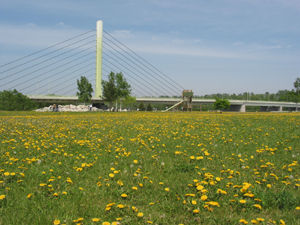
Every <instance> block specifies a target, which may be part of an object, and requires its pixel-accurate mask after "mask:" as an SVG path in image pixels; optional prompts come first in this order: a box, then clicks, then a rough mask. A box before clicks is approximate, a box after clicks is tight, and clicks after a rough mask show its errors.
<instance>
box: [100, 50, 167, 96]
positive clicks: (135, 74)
mask: <svg viewBox="0 0 300 225" xmlns="http://www.w3.org/2000/svg"><path fill="white" fill-rule="evenodd" d="M103 48H105V47H104V46H103ZM105 49H106V50H107V51H109V52H110V53H111V54H113V55H114V56H116V57H117V58H118V59H120V60H122V61H123V62H124V63H126V64H127V65H129V66H130V67H132V68H133V66H131V65H130V64H128V63H127V62H125V61H124V60H123V59H121V58H120V57H118V56H117V55H116V54H114V53H112V52H111V51H110V50H108V49H107V48H105ZM119 64H121V63H119ZM125 68H126V67H125ZM134 69H135V68H134ZM135 70H137V69H135ZM137 71H138V70H137ZM131 72H132V71H131ZM138 72H140V71H138ZM140 73H141V72H140ZM134 74H135V75H136V76H138V75H137V74H136V73H134ZM142 74H143V73H142ZM143 75H144V76H145V77H147V76H146V75H145V74H143ZM138 77H139V78H140V79H142V80H144V79H143V78H141V77H140V76H138ZM147 78H148V79H149V80H151V79H150V78H149V77H147ZM144 81H145V82H147V81H146V80H144ZM151 81H152V82H153V83H155V84H156V85H157V86H159V87H161V88H162V89H163V87H162V86H160V85H159V84H157V83H156V82H155V81H153V80H151ZM155 89H156V90H158V91H160V90H159V89H157V88H156V87H155Z"/></svg>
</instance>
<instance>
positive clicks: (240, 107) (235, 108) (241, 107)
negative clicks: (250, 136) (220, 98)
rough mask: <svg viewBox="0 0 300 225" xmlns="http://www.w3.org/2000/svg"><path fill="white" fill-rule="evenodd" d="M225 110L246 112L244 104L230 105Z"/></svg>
mask: <svg viewBox="0 0 300 225" xmlns="http://www.w3.org/2000/svg"><path fill="white" fill-rule="evenodd" d="M226 111H232V112H246V105H245V104H243V105H231V106H230V108H229V110H226Z"/></svg>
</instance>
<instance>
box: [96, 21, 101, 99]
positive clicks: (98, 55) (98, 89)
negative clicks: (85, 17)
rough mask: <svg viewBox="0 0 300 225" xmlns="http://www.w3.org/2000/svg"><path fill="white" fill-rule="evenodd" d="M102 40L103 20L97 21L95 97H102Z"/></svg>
mask: <svg viewBox="0 0 300 225" xmlns="http://www.w3.org/2000/svg"><path fill="white" fill-rule="evenodd" d="M102 41H103V22H102V21H101V20H99V21H97V46H96V79H95V82H96V84H95V97H96V98H100V97H102V84H101V83H102Z"/></svg>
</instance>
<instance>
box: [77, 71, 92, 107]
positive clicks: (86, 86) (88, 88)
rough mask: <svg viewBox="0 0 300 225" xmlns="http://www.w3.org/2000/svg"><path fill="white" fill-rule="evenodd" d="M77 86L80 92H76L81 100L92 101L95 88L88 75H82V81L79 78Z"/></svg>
mask: <svg viewBox="0 0 300 225" xmlns="http://www.w3.org/2000/svg"><path fill="white" fill-rule="evenodd" d="M77 88H78V91H79V92H77V93H76V96H78V99H79V101H82V102H84V103H85V102H90V101H91V98H92V92H93V91H94V90H93V88H92V84H91V83H90V82H89V80H88V79H87V78H86V77H84V76H81V78H80V81H79V80H77Z"/></svg>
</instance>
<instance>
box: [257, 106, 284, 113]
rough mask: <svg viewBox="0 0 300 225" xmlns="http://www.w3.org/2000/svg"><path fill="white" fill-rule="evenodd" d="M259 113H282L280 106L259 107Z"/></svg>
mask: <svg viewBox="0 0 300 225" xmlns="http://www.w3.org/2000/svg"><path fill="white" fill-rule="evenodd" d="M260 111H261V112H271V111H278V112H282V106H261V107H260Z"/></svg>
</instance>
